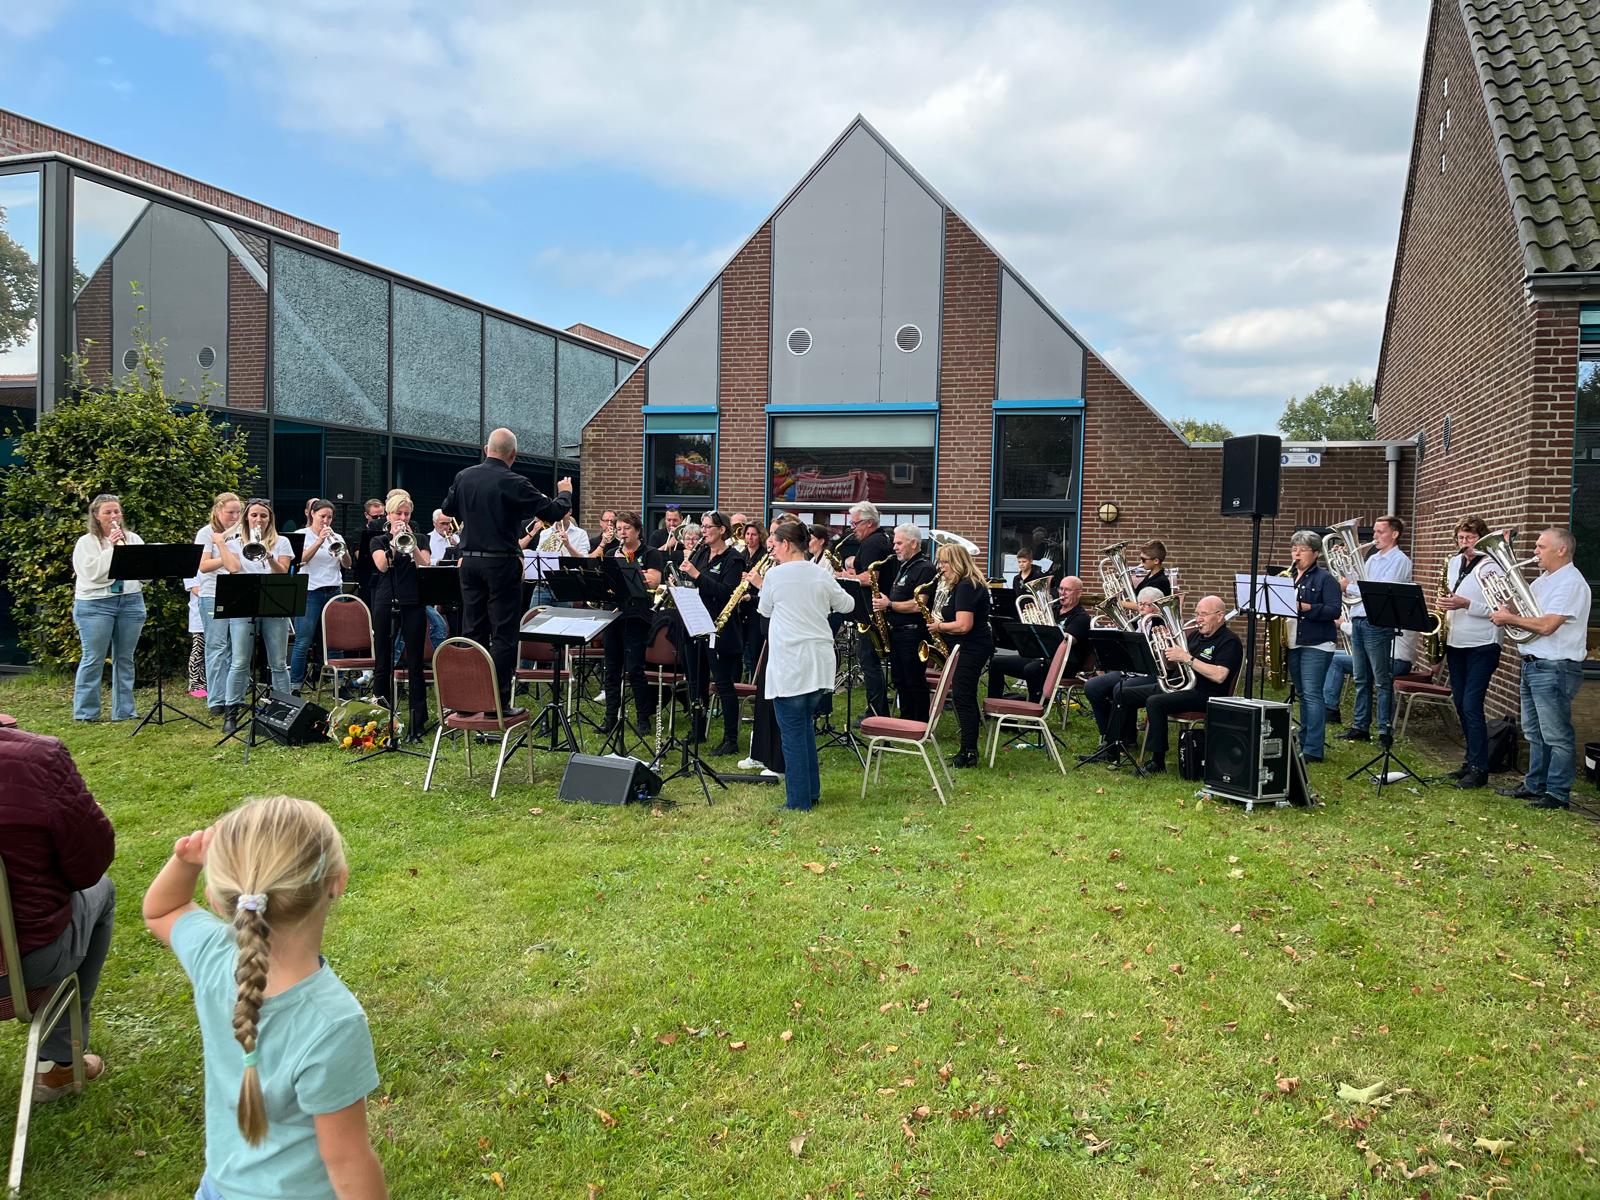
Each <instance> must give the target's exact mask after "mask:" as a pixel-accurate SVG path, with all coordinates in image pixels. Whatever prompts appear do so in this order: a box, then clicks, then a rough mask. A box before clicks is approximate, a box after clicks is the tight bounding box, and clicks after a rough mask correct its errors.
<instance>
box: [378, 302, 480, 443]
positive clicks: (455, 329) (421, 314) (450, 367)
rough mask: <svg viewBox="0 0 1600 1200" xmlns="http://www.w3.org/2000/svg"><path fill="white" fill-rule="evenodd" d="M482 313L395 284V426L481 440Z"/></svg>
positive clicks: (398, 429)
mask: <svg viewBox="0 0 1600 1200" xmlns="http://www.w3.org/2000/svg"><path fill="white" fill-rule="evenodd" d="M480 322H481V318H480V317H479V316H478V313H477V312H476V311H475V310H474V309H470V308H463V307H462V306H461V305H459V304H451V303H450V302H449V301H448V300H441V299H439V298H438V297H437V296H430V295H428V294H427V293H426V292H418V291H413V290H412V289H411V288H408V287H400V286H398V285H397V286H396V287H395V289H394V431H395V432H396V433H411V434H426V435H428V436H429V437H435V438H442V439H444V440H446V441H452V442H465V443H467V444H468V445H472V446H477V445H481V444H482V430H481V429H480V428H479V404H478V395H479V391H480V390H481V384H482V375H481V367H482V354H481V349H482V331H481V326H480Z"/></svg>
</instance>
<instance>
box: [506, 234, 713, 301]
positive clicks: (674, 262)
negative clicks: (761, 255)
mask: <svg viewBox="0 0 1600 1200" xmlns="http://www.w3.org/2000/svg"><path fill="white" fill-rule="evenodd" d="M737 249H738V245H737V244H734V245H728V246H720V247H715V248H712V249H707V248H705V247H703V246H700V245H698V244H696V243H694V242H685V243H683V244H682V245H680V246H675V247H649V246H647V247H642V248H639V249H635V250H616V249H613V248H611V247H607V246H547V247H545V248H544V249H543V250H541V251H539V253H538V254H537V255H535V256H534V269H535V271H536V272H538V273H539V274H542V275H548V276H549V277H550V278H551V279H553V280H554V281H555V282H556V283H558V284H560V285H561V286H563V287H570V288H580V287H582V288H594V289H595V290H597V291H599V292H600V294H601V295H606V296H622V295H626V294H628V293H630V292H634V291H636V290H638V289H640V288H643V287H647V286H649V285H653V284H662V283H665V284H670V285H672V286H674V287H676V288H679V289H682V292H683V295H684V300H685V304H687V302H688V300H689V299H691V298H692V295H693V293H694V292H696V291H698V290H699V289H700V288H702V287H704V286H705V285H706V284H707V283H709V282H710V280H711V278H712V276H714V275H715V274H716V273H717V272H718V271H719V270H721V269H722V267H723V265H724V264H725V263H726V262H727V261H728V259H730V258H731V257H733V252H734V251H735V250H737ZM669 319H670V318H669Z"/></svg>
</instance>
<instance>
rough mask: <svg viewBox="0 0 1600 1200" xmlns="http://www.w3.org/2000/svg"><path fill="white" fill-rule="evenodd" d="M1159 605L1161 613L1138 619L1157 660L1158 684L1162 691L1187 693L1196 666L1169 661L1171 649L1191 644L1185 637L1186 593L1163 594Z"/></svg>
mask: <svg viewBox="0 0 1600 1200" xmlns="http://www.w3.org/2000/svg"><path fill="white" fill-rule="evenodd" d="M1156 608H1157V610H1158V614H1159V615H1149V616H1143V617H1140V618H1139V632H1140V633H1142V634H1143V635H1144V640H1145V644H1146V645H1148V646H1149V647H1150V657H1151V658H1153V659H1155V662H1156V686H1157V687H1158V688H1160V689H1161V690H1162V691H1163V692H1186V691H1188V690H1189V689H1190V688H1192V687H1193V686H1194V668H1193V667H1192V666H1190V665H1189V664H1188V663H1175V662H1168V661H1167V651H1168V650H1170V649H1172V648H1173V647H1174V646H1186V645H1187V644H1188V643H1187V642H1186V641H1185V640H1184V637H1183V628H1184V626H1183V593H1182V592H1174V593H1172V595H1170V596H1163V597H1161V599H1160V600H1159V601H1158V602H1157V604H1156Z"/></svg>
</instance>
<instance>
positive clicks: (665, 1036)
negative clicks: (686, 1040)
mask: <svg viewBox="0 0 1600 1200" xmlns="http://www.w3.org/2000/svg"><path fill="white" fill-rule="evenodd" d="M677 1040H678V1035H677V1034H675V1033H658V1034H657V1035H656V1041H658V1042H660V1043H661V1044H662V1045H663V1046H670V1045H672V1044H673V1043H674V1042H676V1041H677Z"/></svg>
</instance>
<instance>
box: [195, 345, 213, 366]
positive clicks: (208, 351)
mask: <svg viewBox="0 0 1600 1200" xmlns="http://www.w3.org/2000/svg"><path fill="white" fill-rule="evenodd" d="M194 357H195V361H196V362H198V363H199V364H200V367H201V369H202V370H205V371H209V370H210V369H211V368H212V367H214V366H216V365H217V352H216V351H215V350H213V349H212V348H211V347H210V346H201V347H200V353H199V354H196V355H195V356H194Z"/></svg>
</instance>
